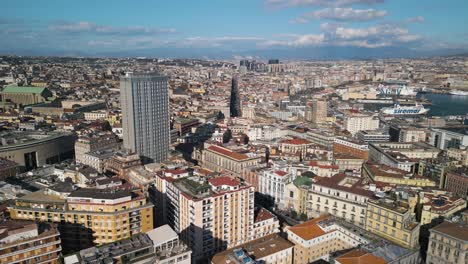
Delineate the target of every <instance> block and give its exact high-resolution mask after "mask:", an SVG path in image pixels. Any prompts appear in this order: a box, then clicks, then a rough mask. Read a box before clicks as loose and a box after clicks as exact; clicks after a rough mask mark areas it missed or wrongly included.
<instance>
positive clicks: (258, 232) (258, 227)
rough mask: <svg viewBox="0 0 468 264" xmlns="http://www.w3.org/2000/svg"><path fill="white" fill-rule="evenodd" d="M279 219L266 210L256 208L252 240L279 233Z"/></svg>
mask: <svg viewBox="0 0 468 264" xmlns="http://www.w3.org/2000/svg"><path fill="white" fill-rule="evenodd" d="M279 227H280V226H279V221H278V218H276V216H275V215H274V214H272V213H271V212H270V211H268V210H267V209H265V208H262V207H260V208H256V209H255V213H254V226H253V236H252V239H258V238H261V237H264V236H267V235H269V234H274V233H279V231H280V230H279Z"/></svg>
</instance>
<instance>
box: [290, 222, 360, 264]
mask: <svg viewBox="0 0 468 264" xmlns="http://www.w3.org/2000/svg"><path fill="white" fill-rule="evenodd" d="M286 233H287V235H288V240H289V241H291V242H292V243H293V244H294V258H293V263H295V264H304V263H311V262H313V261H316V260H319V259H324V260H327V261H328V259H329V254H330V253H332V252H336V251H339V250H344V249H349V248H353V247H356V246H358V245H361V244H367V243H368V242H369V241H368V240H367V239H366V238H364V237H362V236H361V235H360V234H358V233H354V232H353V230H350V229H348V228H346V227H344V226H342V225H340V224H338V222H336V221H335V220H333V219H332V218H331V217H330V216H327V215H325V216H320V217H318V218H315V219H313V220H309V221H307V222H304V223H302V224H298V225H295V226H292V227H290V228H288V229H287V230H286Z"/></svg>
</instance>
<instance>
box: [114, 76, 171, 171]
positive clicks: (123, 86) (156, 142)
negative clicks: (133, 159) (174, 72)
mask: <svg viewBox="0 0 468 264" xmlns="http://www.w3.org/2000/svg"><path fill="white" fill-rule="evenodd" d="M120 104H121V107H122V115H123V118H122V128H123V140H124V147H125V148H127V149H130V150H133V151H135V152H137V153H138V154H139V155H140V156H141V158H142V160H143V162H145V163H148V162H161V161H164V160H165V159H166V158H167V155H168V153H169V142H170V134H169V130H170V129H169V99H168V93H167V78H166V77H165V76H161V75H160V74H158V73H127V74H126V75H125V76H124V77H122V78H121V80H120Z"/></svg>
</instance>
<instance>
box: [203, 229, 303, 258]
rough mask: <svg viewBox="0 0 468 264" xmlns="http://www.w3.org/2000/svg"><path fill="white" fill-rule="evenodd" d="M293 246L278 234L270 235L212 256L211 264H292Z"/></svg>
mask: <svg viewBox="0 0 468 264" xmlns="http://www.w3.org/2000/svg"><path fill="white" fill-rule="evenodd" d="M293 248H294V244H293V243H291V242H289V241H288V240H286V239H284V238H282V237H281V236H279V235H278V234H271V235H267V236H264V237H261V238H259V239H256V240H253V241H251V242H248V243H245V244H242V245H239V246H238V247H236V248H235V249H229V250H225V251H223V252H220V253H218V254H216V255H214V256H213V258H212V259H211V264H226V263H254V261H257V262H258V263H265V264H292V263H293Z"/></svg>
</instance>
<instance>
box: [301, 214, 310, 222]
mask: <svg viewBox="0 0 468 264" xmlns="http://www.w3.org/2000/svg"><path fill="white" fill-rule="evenodd" d="M299 219H300V220H301V221H307V219H308V217H307V215H306V214H304V213H302V214H301V215H300V216H299Z"/></svg>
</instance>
